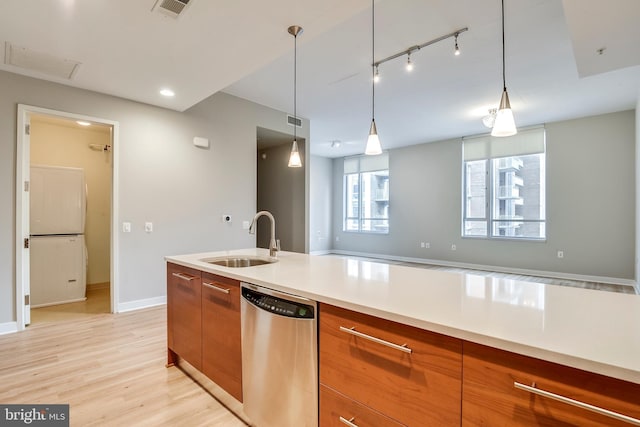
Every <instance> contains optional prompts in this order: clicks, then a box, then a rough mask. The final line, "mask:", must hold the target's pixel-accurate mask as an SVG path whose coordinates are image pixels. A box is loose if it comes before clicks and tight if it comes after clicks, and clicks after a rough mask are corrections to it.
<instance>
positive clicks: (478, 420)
mask: <svg viewBox="0 0 640 427" xmlns="http://www.w3.org/2000/svg"><path fill="white" fill-rule="evenodd" d="M594 345H597V343H594ZM463 372H464V375H463V395H462V397H463V400H462V421H463V422H462V425H463V426H469V427H470V426H510V427H511V426H549V427H558V426H581V427H589V426H593V427H595V426H630V425H634V424H633V423H629V422H625V421H620V420H617V419H615V418H611V417H608V416H604V415H600V414H598V413H596V412H593V411H591V410H587V409H584V408H581V407H576V406H573V405H571V404H568V403H566V402H560V401H558V400H555V399H554V398H555V397H556V396H560V397H564V398H569V399H573V400H574V401H577V402H582V403H586V404H589V405H593V406H596V407H599V408H602V409H605V410H608V411H613V412H616V413H619V414H622V415H624V416H628V417H633V418H635V419H639V420H640V384H633V383H629V382H625V381H620V380H617V379H614V378H610V377H605V376H602V375H598V374H594V373H590V372H585V371H582V370H579V369H574V368H570V367H566V366H562V365H558V364H555V363H551V362H546V361H542V360H539V359H534V358H531V357H526V356H522V355H518V354H514V353H510V352H506V351H503V350H498V349H495V348H491V347H486V346H482V345H478V344H473V343H470V342H465V343H464V356H463ZM516 384H522V385H524V386H528V387H533V388H534V390H523V389H521V388H518V387H520V386H516ZM539 390H543V391H546V392H549V393H552V395H551V396H549V395H546V396H541V395H539V394H537V393H536V391H539ZM635 425H640V424H637V423H636V424H635Z"/></svg>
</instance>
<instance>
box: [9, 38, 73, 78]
mask: <svg viewBox="0 0 640 427" xmlns="http://www.w3.org/2000/svg"><path fill="white" fill-rule="evenodd" d="M4 63H5V64H7V65H13V66H14V67H20V68H24V69H25V70H30V71H36V72H38V73H41V74H46V75H48V76H52V77H58V78H60V79H66V80H71V79H72V78H73V76H74V75H75V74H76V72H77V71H78V68H80V65H81V64H80V62H78V61H73V60H71V59H65V58H59V57H57V56H53V55H49V54H48V53H42V52H36V51H34V50H31V49H28V48H26V47H20V46H16V45H14V44H11V43H9V42H5V44H4Z"/></svg>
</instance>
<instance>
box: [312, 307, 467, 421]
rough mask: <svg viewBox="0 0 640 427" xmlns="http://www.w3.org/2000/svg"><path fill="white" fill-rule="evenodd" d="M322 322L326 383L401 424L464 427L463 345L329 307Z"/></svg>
mask: <svg viewBox="0 0 640 427" xmlns="http://www.w3.org/2000/svg"><path fill="white" fill-rule="evenodd" d="M319 319H320V382H321V383H322V384H324V385H326V386H328V387H331V388H332V389H334V390H336V391H338V392H339V393H341V394H343V395H345V396H347V397H349V398H351V399H353V400H355V401H357V402H359V403H361V404H363V405H365V406H368V407H369V408H372V409H373V410H375V411H377V412H380V413H382V414H384V415H386V416H388V417H390V418H392V419H394V420H397V421H399V422H400V423H402V424H406V425H410V426H428V425H433V426H436V425H437V426H459V425H460V397H461V381H462V379H461V378H462V372H461V369H462V341H460V340H458V339H455V338H451V337H446V336H444V335H440V334H435V333H431V332H427V331H424V330H422V329H418V328H414V327H411V326H406V325H402V324H400V323H396V322H391V321H388V320H384V319H380V318H376V317H373V316H368V315H365V314H361V313H356V312H353V311H350V310H344V309H341V308H338V307H333V306H330V305H327V304H322V305H320V315H319ZM350 331H351V332H350ZM354 331H355V332H356V334H354V333H352V332H354ZM358 334H364V335H366V337H363V336H362V335H358ZM389 344H391V346H389ZM403 348H404V350H403ZM409 349H410V350H409Z"/></svg>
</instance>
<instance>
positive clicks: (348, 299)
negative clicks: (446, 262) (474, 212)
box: [166, 249, 640, 384]
mask: <svg viewBox="0 0 640 427" xmlns="http://www.w3.org/2000/svg"><path fill="white" fill-rule="evenodd" d="M225 255H249V256H262V257H268V251H267V250H266V249H243V250H233V251H221V252H209V253H201V254H190V255H178V256H168V257H166V260H167V261H170V262H173V263H176V264H180V265H183V266H186V267H192V268H196V269H198V270H202V271H208V272H211V273H215V274H219V275H221V276H226V277H231V278H234V279H238V280H241V281H245V282H249V283H253V284H256V285H261V286H266V287H268V288H272V289H275V290H279V291H283V292H289V293H292V294H295V295H299V296H303V297H306V298H310V299H313V300H316V301H318V302H324V303H328V304H333V305H336V306H339V307H344V308H348V309H351V310H355V311H359V312H362V313H367V314H371V315H373V316H378V317H382V318H385V319H389V320H394V321H397V322H400V323H404V324H407V325H412V326H416V327H419V328H422V329H426V330H429V331H434V332H439V333H442V334H445V335H449V336H452V337H456V338H461V339H465V340H468V341H473V342H476V343H480V344H485V345H488V346H491V347H496V348H500V349H503V350H508V351H512V352H515V353H520V354H524V355H527V356H532V357H537V358H540V359H544V360H549V361H552V362H556V363H560V364H563V365H567V366H573V367H575V368H579V369H584V370H586V371H590V372H596V373H600V374H603V375H607V376H611V377H614V378H620V379H623V380H627V381H631V382H634V383H638V384H640V296H638V295H629V294H619V293H614V292H605V291H595V290H589V289H579V288H573V287H567V286H558V285H545V284H542V283H533V282H523V281H518V280H510V279H498V278H492V277H486V276H480V275H475V274H472V273H448V272H442V271H433V270H428V269H422V268H413V267H406V266H399V265H389V264H385V263H377V262H370V261H361V260H354V259H347V258H340V257H333V256H313V255H306V254H299V253H293V252H279V253H278V262H276V263H273V264H266V265H260V266H254V267H246V268H229V267H221V266H217V265H214V264H208V263H205V262H202V261H200V259H202V258H207V257H216V256H225Z"/></svg>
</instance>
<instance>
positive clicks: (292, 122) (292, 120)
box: [287, 114, 302, 128]
mask: <svg viewBox="0 0 640 427" xmlns="http://www.w3.org/2000/svg"><path fill="white" fill-rule="evenodd" d="M287 124H288V125H289V126H296V127H299V128H301V127H302V119H300V118H298V117H294V116H290V115H288V114H287Z"/></svg>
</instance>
